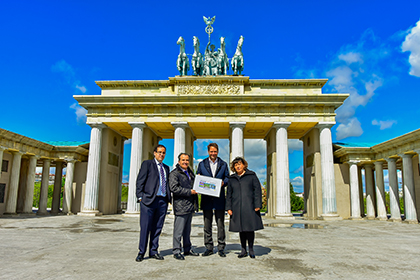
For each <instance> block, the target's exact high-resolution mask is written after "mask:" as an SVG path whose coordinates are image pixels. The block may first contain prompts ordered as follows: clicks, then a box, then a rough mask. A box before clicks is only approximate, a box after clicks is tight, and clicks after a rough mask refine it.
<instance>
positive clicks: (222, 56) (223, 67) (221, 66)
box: [217, 37, 229, 75]
mask: <svg viewBox="0 0 420 280" xmlns="http://www.w3.org/2000/svg"><path fill="white" fill-rule="evenodd" d="M227 70H229V59H228V57H227V54H226V52H225V37H220V49H219V53H218V58H217V75H227Z"/></svg>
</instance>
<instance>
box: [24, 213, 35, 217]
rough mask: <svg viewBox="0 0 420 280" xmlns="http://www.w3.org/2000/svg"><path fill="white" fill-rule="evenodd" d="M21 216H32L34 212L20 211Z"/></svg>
mask: <svg viewBox="0 0 420 280" xmlns="http://www.w3.org/2000/svg"><path fill="white" fill-rule="evenodd" d="M20 215H21V216H22V217H33V216H35V215H36V214H35V213H34V212H27V213H20Z"/></svg>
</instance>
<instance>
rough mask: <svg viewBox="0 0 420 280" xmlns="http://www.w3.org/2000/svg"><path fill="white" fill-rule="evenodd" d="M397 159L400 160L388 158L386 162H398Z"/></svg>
mask: <svg viewBox="0 0 420 280" xmlns="http://www.w3.org/2000/svg"><path fill="white" fill-rule="evenodd" d="M397 159H398V158H395V157H389V158H386V159H385V160H386V161H387V162H396V161H397Z"/></svg>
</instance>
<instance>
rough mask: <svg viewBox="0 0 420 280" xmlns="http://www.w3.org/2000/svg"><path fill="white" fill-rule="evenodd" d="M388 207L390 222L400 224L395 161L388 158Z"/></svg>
mask: <svg viewBox="0 0 420 280" xmlns="http://www.w3.org/2000/svg"><path fill="white" fill-rule="evenodd" d="M387 162H388V180H389V207H390V208H391V218H390V219H389V221H391V222H401V210H400V195H399V192H398V176H397V159H396V158H388V159H387Z"/></svg>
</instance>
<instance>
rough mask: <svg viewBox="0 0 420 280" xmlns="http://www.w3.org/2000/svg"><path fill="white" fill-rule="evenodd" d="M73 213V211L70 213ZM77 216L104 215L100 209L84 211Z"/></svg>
mask: <svg viewBox="0 0 420 280" xmlns="http://www.w3.org/2000/svg"><path fill="white" fill-rule="evenodd" d="M69 214H70V215H71V213H69ZM77 216H85V217H95V216H102V213H101V212H99V211H98V210H93V211H82V212H79V213H77Z"/></svg>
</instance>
